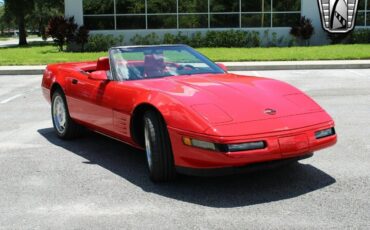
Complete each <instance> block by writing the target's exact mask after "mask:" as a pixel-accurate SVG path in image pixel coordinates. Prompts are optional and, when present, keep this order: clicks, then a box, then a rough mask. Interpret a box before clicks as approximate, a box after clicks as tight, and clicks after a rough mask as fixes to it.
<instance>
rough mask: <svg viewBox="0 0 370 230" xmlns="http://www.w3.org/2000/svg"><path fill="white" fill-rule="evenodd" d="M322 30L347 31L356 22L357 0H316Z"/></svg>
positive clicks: (350, 29) (352, 27)
mask: <svg viewBox="0 0 370 230" xmlns="http://www.w3.org/2000/svg"><path fill="white" fill-rule="evenodd" d="M318 1H319V8H320V13H321V21H322V25H323V28H324V30H326V31H328V32H330V33H348V32H350V31H352V30H353V29H354V27H355V23H356V14H357V6H358V1H359V0H318Z"/></svg>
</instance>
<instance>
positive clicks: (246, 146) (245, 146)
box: [182, 137, 267, 152]
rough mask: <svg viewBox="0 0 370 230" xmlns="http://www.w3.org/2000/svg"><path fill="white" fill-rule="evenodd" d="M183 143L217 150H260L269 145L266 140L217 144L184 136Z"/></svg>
mask: <svg viewBox="0 0 370 230" xmlns="http://www.w3.org/2000/svg"><path fill="white" fill-rule="evenodd" d="M182 140H183V143H184V144H185V145H187V146H192V147H196V148H201V149H207V150H212V151H217V152H241V151H251V150H259V149H264V148H266V147H267V144H266V142H265V141H256V142H246V143H240V144H215V143H211V142H207V141H201V140H197V139H192V138H189V137H183V139H182Z"/></svg>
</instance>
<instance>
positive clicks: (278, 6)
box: [273, 0, 317, 12]
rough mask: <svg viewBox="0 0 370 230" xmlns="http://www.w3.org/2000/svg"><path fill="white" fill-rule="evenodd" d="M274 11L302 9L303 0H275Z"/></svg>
mask: <svg viewBox="0 0 370 230" xmlns="http://www.w3.org/2000/svg"><path fill="white" fill-rule="evenodd" d="M314 4H317V3H316V2H315V3H314ZM273 11H274V12H275V11H283V12H286V11H301V0H284V1H282V0H274V1H273Z"/></svg>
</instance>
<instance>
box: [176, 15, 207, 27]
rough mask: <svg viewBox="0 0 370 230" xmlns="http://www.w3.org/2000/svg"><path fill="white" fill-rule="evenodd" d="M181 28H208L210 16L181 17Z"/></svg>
mask: <svg viewBox="0 0 370 230" xmlns="http://www.w3.org/2000/svg"><path fill="white" fill-rule="evenodd" d="M179 27H180V28H208V14H196V15H179Z"/></svg>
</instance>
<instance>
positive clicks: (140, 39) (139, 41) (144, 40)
mask: <svg viewBox="0 0 370 230" xmlns="http://www.w3.org/2000/svg"><path fill="white" fill-rule="evenodd" d="M130 42H131V43H132V44H134V45H158V44H161V43H162V40H161V39H160V38H159V36H158V35H157V34H156V33H154V32H153V33H150V34H148V35H145V36H142V35H139V34H136V35H135V36H134V37H132V38H131V39H130Z"/></svg>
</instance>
